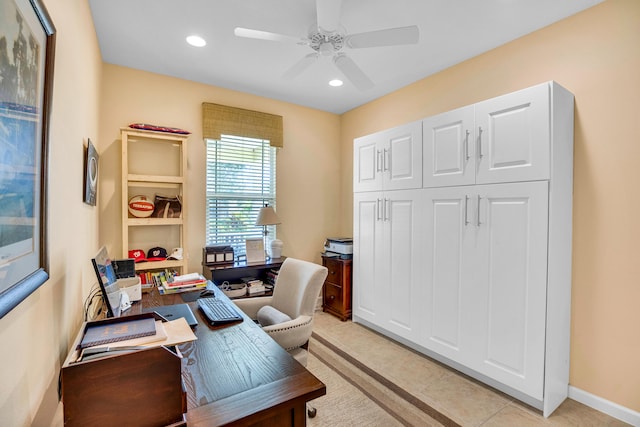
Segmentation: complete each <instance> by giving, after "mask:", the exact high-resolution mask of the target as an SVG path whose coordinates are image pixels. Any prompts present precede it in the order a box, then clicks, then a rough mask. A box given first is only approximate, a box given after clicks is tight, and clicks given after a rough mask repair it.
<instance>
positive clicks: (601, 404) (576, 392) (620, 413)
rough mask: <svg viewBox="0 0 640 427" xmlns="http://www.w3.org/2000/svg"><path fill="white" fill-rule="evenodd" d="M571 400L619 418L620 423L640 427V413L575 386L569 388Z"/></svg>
mask: <svg viewBox="0 0 640 427" xmlns="http://www.w3.org/2000/svg"><path fill="white" fill-rule="evenodd" d="M569 398H571V399H573V400H575V401H577V402H580V403H582V404H583V405H587V406H589V407H591V408H593V409H596V410H598V411H600V412H603V413H605V414H607V415H610V416H612V417H614V418H617V419H619V420H620V421H624V422H625V423H629V424H631V425H632V426H634V427H640V412H636V411H633V410H631V409H629V408H625V407H624V406H622V405H618V404H617V403H614V402H611V401H608V400H606V399H603V398H601V397H598V396H596V395H594V394H591V393H588V392H586V391H584V390H580V389H579V388H576V387H573V386H569Z"/></svg>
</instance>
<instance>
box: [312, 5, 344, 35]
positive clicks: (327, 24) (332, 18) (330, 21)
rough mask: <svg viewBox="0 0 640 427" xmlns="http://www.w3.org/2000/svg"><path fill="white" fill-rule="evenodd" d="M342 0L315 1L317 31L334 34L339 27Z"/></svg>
mask: <svg viewBox="0 0 640 427" xmlns="http://www.w3.org/2000/svg"><path fill="white" fill-rule="evenodd" d="M341 8H342V0H316V13H317V18H318V30H319V31H320V32H324V33H334V32H336V31H338V28H339V27H340V9H341Z"/></svg>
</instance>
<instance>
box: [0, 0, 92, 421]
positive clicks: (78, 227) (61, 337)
mask: <svg viewBox="0 0 640 427" xmlns="http://www.w3.org/2000/svg"><path fill="white" fill-rule="evenodd" d="M45 4H46V7H47V9H48V10H49V14H50V15H51V18H52V20H53V23H54V25H55V26H56V28H57V30H58V31H57V45H56V53H55V72H54V77H55V78H54V87H53V112H52V114H51V132H50V141H49V155H50V157H49V176H48V183H49V200H48V209H47V212H48V216H49V218H48V219H49V230H48V236H49V245H48V250H49V264H50V268H49V275H50V278H49V280H48V281H47V282H46V283H45V284H44V285H43V286H42V287H40V288H39V289H38V290H37V291H35V292H34V293H33V294H32V295H31V296H29V297H28V298H27V299H26V300H25V301H24V302H22V303H21V304H20V305H18V306H17V307H16V308H15V309H13V310H12V311H11V312H10V313H9V314H7V315H6V316H5V317H4V318H2V319H0V343H2V345H3V350H2V351H1V352H0V378H1V379H2V380H1V381H0V384H1V385H0V425H2V426H47V425H50V423H51V420H52V419H53V418H54V413H55V411H56V410H57V409H59V405H58V393H57V387H58V373H59V369H60V365H61V363H62V361H63V360H64V358H65V357H66V355H67V351H68V348H69V346H70V345H71V341H72V340H73V339H74V338H75V335H76V332H77V330H78V328H79V326H80V322H81V321H82V313H83V312H82V303H83V300H84V299H85V298H86V296H87V295H88V293H89V289H90V287H91V284H92V282H94V281H95V279H94V277H95V274H94V273H93V270H92V267H91V264H90V262H89V259H90V258H91V256H92V255H93V254H94V253H95V248H96V246H97V244H98V229H97V225H98V211H99V210H98V208H95V207H91V206H88V205H85V204H84V203H83V202H82V195H83V187H82V179H83V173H84V172H83V162H84V155H83V152H84V149H83V147H84V146H86V144H87V138H90V139H91V140H92V141H93V142H97V143H98V150H100V146H99V141H98V140H97V137H98V121H99V114H98V113H99V108H98V102H99V85H100V75H101V67H102V61H101V58H100V53H99V50H98V44H97V40H96V37H95V31H94V29H93V24H92V20H91V14H90V13H89V6H88V4H87V2H86V0H64V1H63V0H46V1H45ZM57 420H58V423H59V422H60V417H59V416H58V417H57Z"/></svg>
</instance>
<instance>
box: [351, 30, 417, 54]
mask: <svg viewBox="0 0 640 427" xmlns="http://www.w3.org/2000/svg"><path fill="white" fill-rule="evenodd" d="M345 39H346V40H345V44H346V45H347V46H349V47H350V48H353V49H359V48H364V47H379V46H397V45H401V44H415V43H418V40H419V39H420V30H419V29H418V27H417V26H416V25H411V26H409V27H398V28H389V29H386V30H377V31H369V32H366V33H358V34H351V35H348V36H347V37H345Z"/></svg>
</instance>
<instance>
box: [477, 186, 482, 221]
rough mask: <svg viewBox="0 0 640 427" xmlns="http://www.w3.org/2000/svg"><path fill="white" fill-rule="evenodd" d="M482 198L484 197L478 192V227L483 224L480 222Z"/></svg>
mask: <svg viewBox="0 0 640 427" xmlns="http://www.w3.org/2000/svg"><path fill="white" fill-rule="evenodd" d="M481 199H482V197H480V195H479V194H478V212H477V214H478V227H480V224H482V223H481V222H480V200H481Z"/></svg>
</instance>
